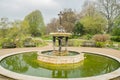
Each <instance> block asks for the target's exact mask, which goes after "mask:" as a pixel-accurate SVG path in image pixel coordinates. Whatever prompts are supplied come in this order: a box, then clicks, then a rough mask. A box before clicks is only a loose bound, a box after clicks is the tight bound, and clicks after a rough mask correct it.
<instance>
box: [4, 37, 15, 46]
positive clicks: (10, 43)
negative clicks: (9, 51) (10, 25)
mask: <svg viewBox="0 0 120 80" xmlns="http://www.w3.org/2000/svg"><path fill="white" fill-rule="evenodd" d="M15 47H16V44H15V43H14V41H13V39H9V38H4V39H3V42H2V48H15Z"/></svg>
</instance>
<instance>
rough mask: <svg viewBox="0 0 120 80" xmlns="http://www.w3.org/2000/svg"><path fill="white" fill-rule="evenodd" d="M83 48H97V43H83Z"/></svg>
mask: <svg viewBox="0 0 120 80" xmlns="http://www.w3.org/2000/svg"><path fill="white" fill-rule="evenodd" d="M82 46H83V47H95V42H94V41H84V42H83V43H82Z"/></svg>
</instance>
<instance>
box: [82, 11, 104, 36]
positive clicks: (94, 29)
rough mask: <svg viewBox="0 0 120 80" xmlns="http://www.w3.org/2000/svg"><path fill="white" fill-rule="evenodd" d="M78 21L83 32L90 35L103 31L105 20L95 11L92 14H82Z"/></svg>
mask: <svg viewBox="0 0 120 80" xmlns="http://www.w3.org/2000/svg"><path fill="white" fill-rule="evenodd" d="M80 22H81V23H82V24H83V26H84V29H85V33H86V34H91V35H94V34H99V33H103V32H104V29H105V26H106V20H105V19H104V18H103V17H102V16H101V15H100V14H99V13H97V12H96V13H95V15H92V16H84V17H83V18H81V20H80Z"/></svg>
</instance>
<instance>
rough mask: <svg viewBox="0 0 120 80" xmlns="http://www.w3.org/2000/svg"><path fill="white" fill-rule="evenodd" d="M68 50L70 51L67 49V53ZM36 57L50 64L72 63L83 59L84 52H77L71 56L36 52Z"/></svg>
mask: <svg viewBox="0 0 120 80" xmlns="http://www.w3.org/2000/svg"><path fill="white" fill-rule="evenodd" d="M48 52H50V51H48ZM70 52H72V51H69V53H70ZM76 53H78V52H76ZM37 59H38V60H40V61H42V62H46V63H52V64H73V63H78V62H80V61H83V60H84V53H78V54H76V55H73V56H54V55H47V54H42V52H38V57H37Z"/></svg>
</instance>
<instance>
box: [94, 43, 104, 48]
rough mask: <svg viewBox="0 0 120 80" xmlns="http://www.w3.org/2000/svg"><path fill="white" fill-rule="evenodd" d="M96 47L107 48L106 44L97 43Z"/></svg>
mask: <svg viewBox="0 0 120 80" xmlns="http://www.w3.org/2000/svg"><path fill="white" fill-rule="evenodd" d="M96 47H100V48H102V47H105V42H96Z"/></svg>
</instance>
